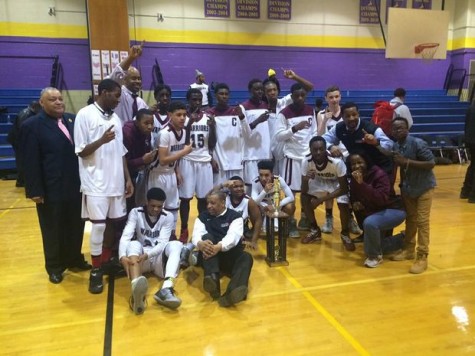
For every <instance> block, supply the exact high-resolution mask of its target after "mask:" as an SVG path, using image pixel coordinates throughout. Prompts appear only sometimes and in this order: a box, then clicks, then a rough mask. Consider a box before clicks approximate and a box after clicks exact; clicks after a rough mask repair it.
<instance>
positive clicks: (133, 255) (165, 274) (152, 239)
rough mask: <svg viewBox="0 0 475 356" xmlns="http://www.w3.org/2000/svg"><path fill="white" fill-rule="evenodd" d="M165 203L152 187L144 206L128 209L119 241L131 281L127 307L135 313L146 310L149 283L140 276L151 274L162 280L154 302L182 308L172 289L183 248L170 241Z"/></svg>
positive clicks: (160, 192) (170, 223) (159, 191)
mask: <svg viewBox="0 0 475 356" xmlns="http://www.w3.org/2000/svg"><path fill="white" fill-rule="evenodd" d="M165 201H166V196H165V192H164V191H163V190H162V189H160V188H151V189H150V190H149V191H148V192H147V205H146V206H145V207H138V208H134V209H132V210H131V212H130V214H129V218H128V220H127V224H126V225H125V228H124V232H123V233H122V237H121V239H120V245H119V259H120V262H121V263H122V265H123V266H124V269H125V271H126V272H127V276H128V277H129V279H130V281H131V289H132V296H131V297H130V307H131V308H132V310H133V311H134V313H135V314H142V313H143V312H144V310H145V296H146V294H147V289H148V282H147V278H145V277H144V276H143V275H142V274H143V273H147V272H151V271H153V273H154V274H155V275H156V276H158V277H160V278H165V281H164V282H163V285H162V288H161V289H159V290H158V292H157V293H155V295H154V299H155V300H156V301H157V303H159V304H161V305H163V306H165V307H167V308H170V309H176V308H178V307H179V306H180V305H181V300H180V299H179V298H178V297H176V296H175V292H174V290H173V286H174V279H175V278H176V277H177V276H178V272H179V269H180V265H179V264H180V253H181V249H182V246H183V245H182V244H181V242H179V241H170V236H171V233H172V230H173V226H174V225H173V215H172V214H170V213H169V212H168V211H166V210H164V209H163V205H164V203H165ZM132 240H133V241H132Z"/></svg>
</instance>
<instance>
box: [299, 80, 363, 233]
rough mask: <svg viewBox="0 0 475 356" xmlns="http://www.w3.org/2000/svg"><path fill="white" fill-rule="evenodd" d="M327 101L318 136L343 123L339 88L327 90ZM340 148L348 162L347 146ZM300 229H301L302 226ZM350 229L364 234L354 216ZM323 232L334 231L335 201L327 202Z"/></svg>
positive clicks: (319, 124) (322, 112) (321, 112)
mask: <svg viewBox="0 0 475 356" xmlns="http://www.w3.org/2000/svg"><path fill="white" fill-rule="evenodd" d="M325 101H326V102H327V104H328V106H327V107H326V108H325V109H324V110H321V111H320V112H318V114H317V134H318V135H319V136H321V135H323V134H324V133H326V132H328V131H329V130H330V129H331V128H332V127H333V126H335V125H336V124H337V123H338V122H340V121H343V113H342V112H341V107H340V101H341V91H340V88H339V87H338V86H336V85H333V86H330V87H328V88H327V89H326V90H325ZM338 147H339V148H340V151H341V153H342V156H343V159H344V160H346V157H348V155H349V153H348V151H347V149H346V147H345V145H343V143H341V142H340V143H339V145H338ZM299 228H301V227H300V224H299ZM308 229H310V226H308ZM349 229H350V232H351V233H352V234H356V235H359V234H361V233H362V231H361V229H360V228H359V226H358V224H357V223H356V221H355V220H354V219H353V215H352V214H350V222H349ZM305 230H306V229H305ZM321 230H322V232H323V233H326V234H330V233H332V231H333V199H329V200H326V201H325V224H323V226H322V229H321Z"/></svg>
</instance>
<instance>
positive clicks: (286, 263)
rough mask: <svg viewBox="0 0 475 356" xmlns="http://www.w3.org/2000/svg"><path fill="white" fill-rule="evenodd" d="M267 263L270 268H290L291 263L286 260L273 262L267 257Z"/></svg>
mask: <svg viewBox="0 0 475 356" xmlns="http://www.w3.org/2000/svg"><path fill="white" fill-rule="evenodd" d="M266 263H267V265H268V266H269V267H279V266H288V265H289V262H288V261H286V260H283V261H272V260H271V259H270V258H267V257H266Z"/></svg>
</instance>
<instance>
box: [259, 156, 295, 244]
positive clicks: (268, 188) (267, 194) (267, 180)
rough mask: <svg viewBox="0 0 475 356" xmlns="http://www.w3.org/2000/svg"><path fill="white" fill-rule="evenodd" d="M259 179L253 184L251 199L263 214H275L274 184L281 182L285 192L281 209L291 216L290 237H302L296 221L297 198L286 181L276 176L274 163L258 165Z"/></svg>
mask: <svg viewBox="0 0 475 356" xmlns="http://www.w3.org/2000/svg"><path fill="white" fill-rule="evenodd" d="M257 169H258V172H259V177H256V178H255V179H254V181H253V182H252V193H251V197H252V199H254V201H255V202H256V203H257V204H258V205H259V206H260V208H261V211H262V212H263V213H265V212H267V211H270V212H273V211H274V210H275V209H276V208H277V207H275V206H274V182H276V180H278V181H279V185H280V189H281V190H283V192H284V198H283V199H282V200H281V201H280V203H279V208H280V209H281V211H283V212H284V213H286V214H288V215H289V216H290V227H289V237H294V238H295V237H297V238H298V237H300V234H299V232H298V230H297V222H296V220H295V219H294V213H295V203H294V201H295V197H294V193H292V190H291V189H290V188H289V186H288V185H287V183H285V180H284V179H283V178H282V177H280V176H274V174H273V173H272V172H273V169H274V164H273V163H272V161H260V162H259V163H258V164H257Z"/></svg>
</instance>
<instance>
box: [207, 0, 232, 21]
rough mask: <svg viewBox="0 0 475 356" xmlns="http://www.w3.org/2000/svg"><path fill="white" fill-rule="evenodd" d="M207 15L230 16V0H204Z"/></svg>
mask: <svg viewBox="0 0 475 356" xmlns="http://www.w3.org/2000/svg"><path fill="white" fill-rule="evenodd" d="M204 1H205V3H204V4H205V6H204V7H205V17H229V13H230V10H229V1H230V0H204Z"/></svg>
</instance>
